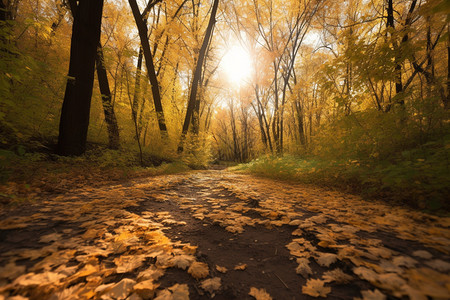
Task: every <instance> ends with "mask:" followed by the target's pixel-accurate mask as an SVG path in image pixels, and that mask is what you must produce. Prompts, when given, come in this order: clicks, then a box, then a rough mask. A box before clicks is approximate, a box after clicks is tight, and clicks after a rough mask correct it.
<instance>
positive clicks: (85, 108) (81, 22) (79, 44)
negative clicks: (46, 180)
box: [57, 0, 103, 155]
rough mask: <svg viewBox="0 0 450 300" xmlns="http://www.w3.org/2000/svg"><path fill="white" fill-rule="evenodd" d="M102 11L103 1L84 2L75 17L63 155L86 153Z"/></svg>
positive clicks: (63, 119) (62, 133) (63, 116)
mask: <svg viewBox="0 0 450 300" xmlns="http://www.w3.org/2000/svg"><path fill="white" fill-rule="evenodd" d="M102 10H103V0H90V1H80V3H79V5H78V7H77V9H76V12H75V15H74V22H73V27H72V28H73V29H72V41H71V48H70V63H69V74H68V80H67V85H66V92H65V95H64V102H63V106H62V110H61V119H60V124H59V138H58V147H57V152H58V154H60V155H81V154H83V153H84V152H85V150H86V139H87V132H88V127H89V113H90V108H91V97H92V86H93V82H94V70H95V58H96V56H97V46H98V43H99V42H100V27H101V21H102Z"/></svg>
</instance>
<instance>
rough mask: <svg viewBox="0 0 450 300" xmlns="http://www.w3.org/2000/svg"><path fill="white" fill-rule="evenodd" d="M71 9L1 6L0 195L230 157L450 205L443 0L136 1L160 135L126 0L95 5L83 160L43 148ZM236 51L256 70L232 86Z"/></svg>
mask: <svg viewBox="0 0 450 300" xmlns="http://www.w3.org/2000/svg"><path fill="white" fill-rule="evenodd" d="M69 2H70V1H64V0H2V1H0V4H1V7H0V9H1V10H0V55H1V60H0V138H1V139H0V147H1V150H0V168H1V179H2V182H3V183H4V185H3V188H2V193H1V196H2V198H7V199H9V200H11V199H19V198H20V197H21V196H20V195H21V193H22V194H23V193H26V191H31V192H36V191H37V189H41V188H42V186H41V185H39V184H38V183H35V181H36V180H35V178H37V177H39V176H40V177H42V176H44V175H45V174H47V173H51V174H53V175H51V176H50V175H48V174H47V175H45V176H50V177H51V178H52V180H53V181H50V183H51V182H53V183H55V182H56V181H58V180H57V178H60V177H61V174H62V173H67V172H68V170H74V169H78V170H83V168H85V167H92V166H95V167H96V168H99V169H98V170H99V171H98V177H96V178H89V179H88V180H100V179H101V178H103V179H104V178H107V177H108V176H110V172H109V171H105V170H110V169H111V168H118V169H120V170H121V171H120V172H122V173H121V174H128V173H129V172H132V170H136V169H139V170H142V168H143V167H144V168H145V167H150V166H158V165H161V164H162V165H161V166H160V167H159V169H158V170H159V171H151V172H174V171H179V170H185V169H186V168H187V166H188V167H191V168H205V167H207V166H208V165H210V164H211V163H219V162H227V163H228V162H239V163H243V164H240V165H238V166H236V167H234V169H235V170H243V171H250V172H254V173H257V174H260V175H266V176H270V177H275V178H283V179H289V180H296V181H302V182H306V183H314V184H320V185H326V186H334V187H339V188H343V189H348V190H351V191H354V192H361V193H364V194H367V195H369V196H375V197H378V198H380V197H382V198H385V199H387V200H390V201H395V202H401V203H407V204H408V205H411V206H415V207H418V208H421V209H428V210H438V209H448V206H449V204H448V200H447V198H446V197H447V195H448V194H449V187H450V182H449V178H450V176H449V173H450V172H449V149H450V146H449V142H450V131H449V105H450V71H449V64H450V35H449V32H450V25H449V13H450V4H449V2H448V1H445V0H430V1H422V0H401V1H396V0H371V1H365V0H350V1H342V2H341V1H331V0H301V1H279V0H240V1H239V0H222V1H218V0H216V1H199V0H190V1H188V0H174V1H158V0H156V1H155V0H153V1H152V0H151V1H137V5H138V7H139V10H140V12H142V13H141V16H140V18H141V19H139V18H138V19H139V22H143V24H146V28H147V31H148V32H147V36H148V41H149V46H150V49H151V57H152V63H153V65H154V75H156V80H157V82H158V88H159V92H160V96H161V105H162V109H163V110H164V119H165V122H164V124H165V126H166V127H167V130H166V131H163V130H161V122H160V114H158V113H157V112H159V109H158V108H156V109H155V104H154V103H155V102H154V100H155V99H154V93H153V91H152V86H151V84H150V82H149V77H148V75H149V74H148V70H147V69H148V60H147V61H146V60H145V58H143V56H144V54H143V51H142V50H141V49H142V48H141V45H142V39H140V37H139V32H138V29H137V26H136V17H135V16H133V13H132V10H131V9H130V4H132V2H134V3H136V1H125V0H115V1H105V2H104V5H103V13H102V19H101V40H100V46H101V50H102V56H103V58H101V57H100V56H97V67H99V63H100V64H101V65H100V69H102V68H103V70H105V71H106V72H105V73H104V74H103V75H100V76H104V75H106V77H107V81H106V82H107V83H108V85H109V92H110V95H109V98H108V97H105V96H108V94H107V93H106V92H105V90H103V91H101V90H100V88H101V87H100V86H99V82H101V80H102V78H99V76H98V75H97V74H100V73H97V74H96V75H95V76H96V77H95V80H94V87H93V90H92V102H91V104H90V112H89V113H90V118H89V119H90V122H89V130H88V135H87V141H88V143H87V147H86V151H84V150H83V151H82V152H84V153H79V154H82V155H81V156H78V157H77V156H69V157H63V156H58V155H55V154H54V152H55V149H56V145H57V143H58V142H57V139H58V134H59V123H60V114H61V107H62V103H63V99H64V93H65V90H66V85H67V81H68V79H69V80H70V78H68V76H67V74H68V69H69V60H70V47H71V36H72V24H73V17H72V12H71V9H70V3H69ZM72 2H75V3H77V2H80V3H81V2H82V1H72ZM213 2H214V3H213ZM214 4H216V5H217V6H218V8H217V13H216V14H215V17H214V15H213V18H211V20H213V21H212V23H213V24H212V25H213V27H212V28H211V27H210V29H213V30H212V31H211V36H210V37H209V38H208V36H207V35H206V33H207V32H208V30H207V27H208V24H210V23H211V22H210V17H211V13H212V12H213V11H214V9H213V8H214ZM214 20H215V22H214ZM205 35H206V38H205ZM204 41H206V42H204ZM202 45H206V48H205V49H206V52H205V53H204V60H203V61H200V62H201V63H200V64H199V59H200V57H201V52H202ZM233 45H239V46H240V47H242V48H243V49H245V50H246V51H247V52H248V53H249V56H250V58H251V65H252V67H253V72H252V73H251V76H249V77H248V78H245V79H244V80H242V81H241V82H239V83H238V84H237V83H233V82H232V81H231V80H230V79H229V78H228V77H227V76H226V74H224V72H223V70H222V67H221V61H222V58H223V57H224V55H225V54H226V51H227V49H229V48H230V47H232V46H233ZM99 57H100V58H99ZM198 65H200V77H199V78H198V81H197V82H198V88H196V92H195V93H192V87H193V82H196V81H195V80H194V77H195V76H194V75H195V73H196V70H198V68H197V66H198ZM93 67H94V66H93ZM103 80H104V78H103ZM103 82H104V81H103ZM192 95H193V97H192ZM102 96H103V97H102ZM189 99H193V100H194V102H192V105H193V106H192V107H191V108H190V109H191V118H186V115H187V113H186V112H187V111H188V110H189V109H188V107H189V105H188V103H189ZM111 113H114V116H115V117H114V118H111ZM105 115H106V118H105ZM108 116H109V119H108ZM114 119H115V122H114ZM114 124H115V125H114ZM180 145H181V146H182V147H180ZM50 166H51V167H50ZM49 168H50V169H51V170H50V171H49V170H48V169H49ZM55 170H56V171H55ZM124 170H125V171H124ZM130 170H131V171H130ZM146 170H147V171H148V170H154V169H146ZM52 172H53V173H52ZM79 172H81V173H83V172H84V173H86V172H85V171H79ZM55 174H56V175H55ZM72 175H73V173H70V174H69V175H67V179H71V178H70V177H71V176H72ZM52 176H53V177H52ZM73 178H75V177H73V176H72V179H73ZM24 191H25V192H24ZM18 195H19V196H18Z"/></svg>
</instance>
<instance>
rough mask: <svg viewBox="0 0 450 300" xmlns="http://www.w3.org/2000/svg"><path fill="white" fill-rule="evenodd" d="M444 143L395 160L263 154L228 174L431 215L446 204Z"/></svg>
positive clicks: (449, 188)
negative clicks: (284, 182)
mask: <svg viewBox="0 0 450 300" xmlns="http://www.w3.org/2000/svg"><path fill="white" fill-rule="evenodd" d="M449 145H450V143H449V140H448V139H447V140H446V141H444V142H442V143H439V142H430V143H428V144H425V145H422V146H421V147H419V148H414V149H410V150H408V151H403V152H401V153H400V154H399V155H398V156H397V157H396V158H395V159H393V158H391V159H389V160H380V159H374V158H371V159H365V160H364V159H341V160H326V159H321V158H319V157H317V156H312V155H310V156H303V157H299V156H292V155H285V156H283V157H275V156H264V157H260V158H258V159H256V160H254V161H251V162H250V163H247V164H241V165H238V166H236V167H234V168H231V170H236V171H244V172H250V173H253V174H257V175H261V176H265V177H269V178H276V179H282V180H290V181H296V182H302V183H309V184H315V185H321V186H327V187H335V188H339V189H342V190H345V191H348V192H354V193H358V194H362V195H363V196H365V197H370V198H378V199H382V200H385V201H388V202H391V203H393V204H406V205H408V206H411V207H414V208H418V209H423V210H427V211H433V212H438V211H441V212H448V211H449V208H450V204H449V203H448V195H449V194H450V176H449V175H450V172H449V168H450V164H449V161H450V156H449V148H450V146H449Z"/></svg>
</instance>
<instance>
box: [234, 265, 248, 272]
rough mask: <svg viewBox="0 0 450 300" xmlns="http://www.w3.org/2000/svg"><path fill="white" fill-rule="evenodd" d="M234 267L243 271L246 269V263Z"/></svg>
mask: <svg viewBox="0 0 450 300" xmlns="http://www.w3.org/2000/svg"><path fill="white" fill-rule="evenodd" d="M234 269H235V270H240V271H244V270H245V269H247V264H239V265H236V266H235V267H234Z"/></svg>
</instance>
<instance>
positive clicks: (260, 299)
mask: <svg viewBox="0 0 450 300" xmlns="http://www.w3.org/2000/svg"><path fill="white" fill-rule="evenodd" d="M248 294H249V295H250V296H253V297H254V298H255V299H256V300H272V297H270V295H269V293H267V292H266V290H265V289H257V288H255V287H251V288H250V292H249V293H248Z"/></svg>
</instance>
